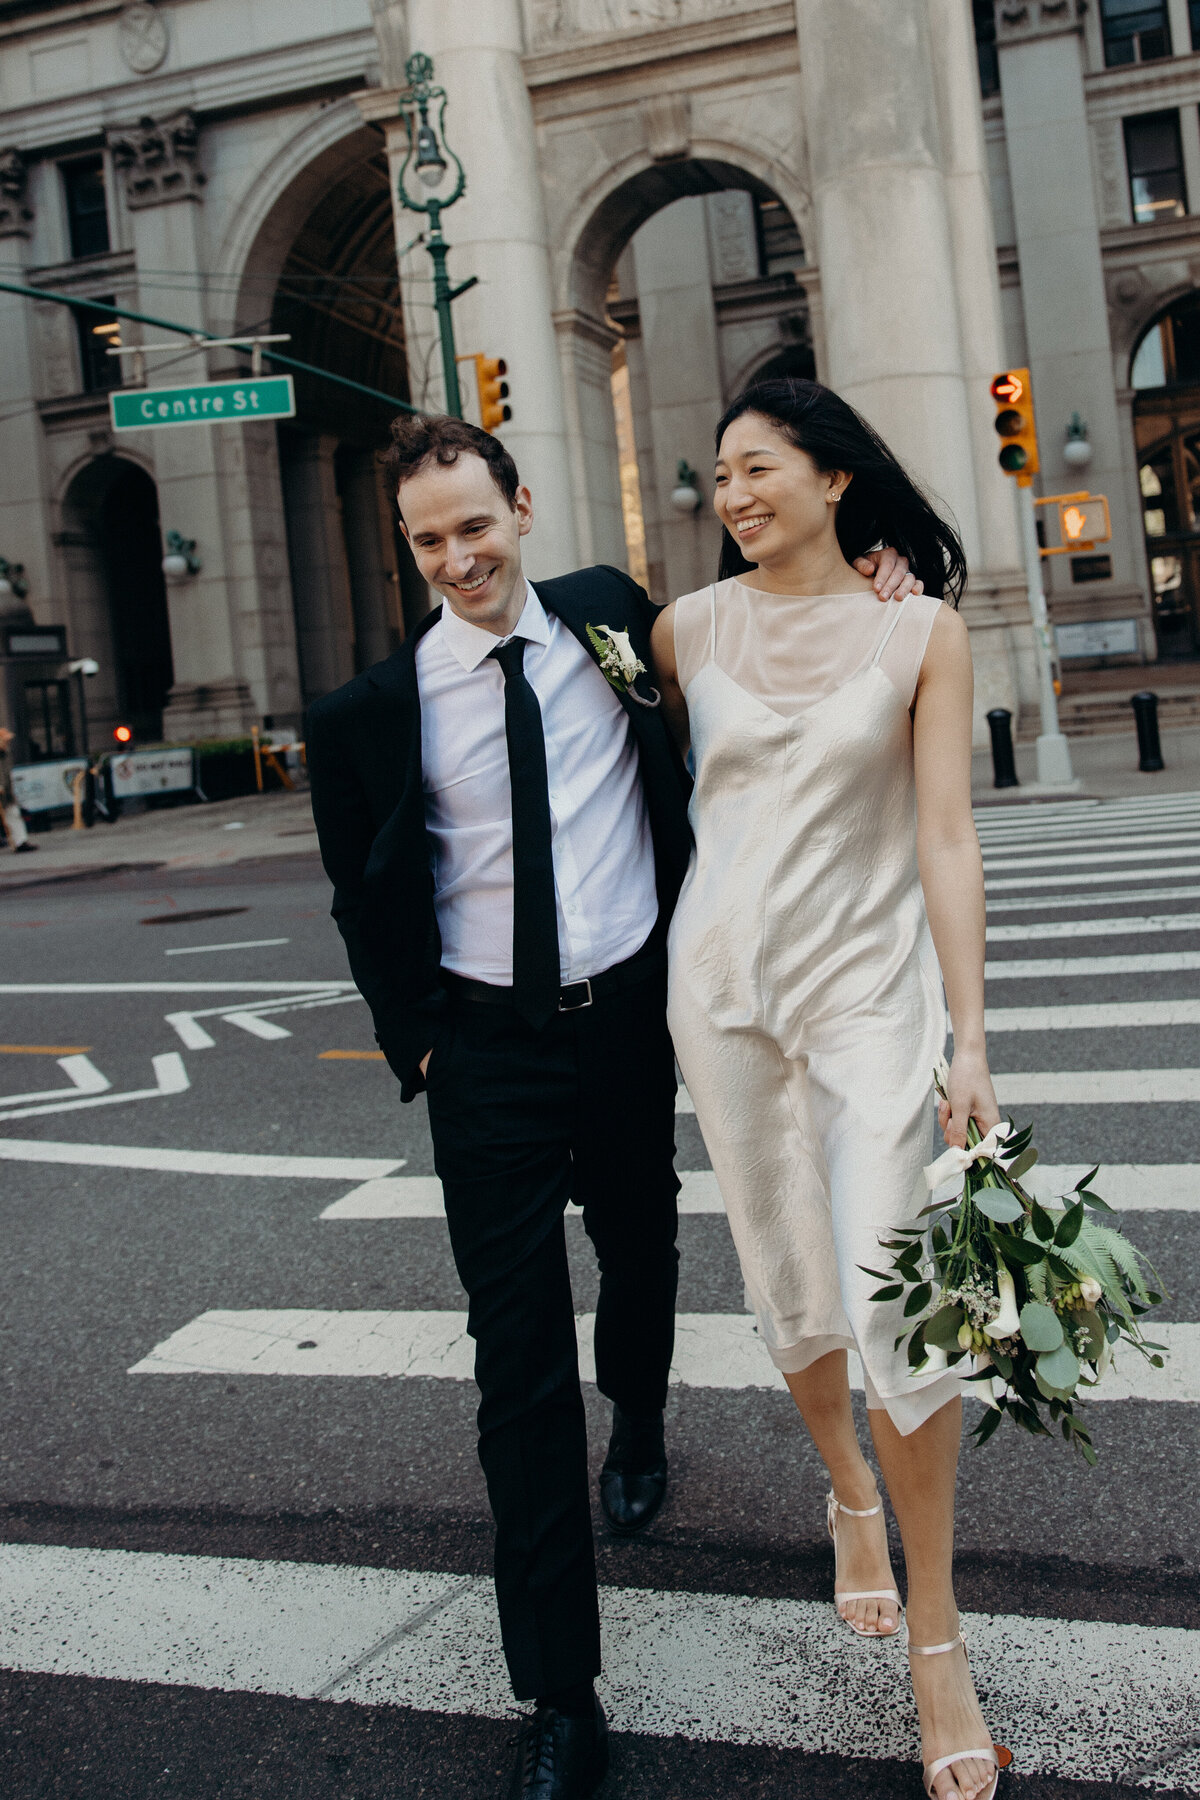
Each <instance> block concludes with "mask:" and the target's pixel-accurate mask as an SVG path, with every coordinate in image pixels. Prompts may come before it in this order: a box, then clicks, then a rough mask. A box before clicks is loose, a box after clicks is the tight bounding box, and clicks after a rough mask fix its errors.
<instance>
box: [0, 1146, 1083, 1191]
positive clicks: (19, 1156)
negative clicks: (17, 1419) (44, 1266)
mask: <svg viewBox="0 0 1200 1800" xmlns="http://www.w3.org/2000/svg"><path fill="white" fill-rule="evenodd" d="M0 1162H43V1163H72V1164H75V1165H77V1166H79V1167H82V1168H91V1169H153V1170H157V1171H159V1172H161V1173H163V1174H168V1175H246V1176H250V1177H253V1178H255V1179H257V1178H258V1177H260V1176H263V1177H268V1178H272V1179H275V1178H282V1179H284V1180H287V1181H291V1180H306V1179H307V1180H315V1181H371V1180H373V1179H375V1178H376V1177H378V1176H382V1175H390V1174H392V1173H393V1171H394V1170H396V1169H402V1168H403V1167H404V1158H403V1157H402V1156H393V1157H388V1158H384V1157H377V1156H265V1155H244V1156H243V1155H238V1154H234V1153H231V1152H229V1151H225V1150H159V1149H156V1148H153V1147H149V1146H147V1147H143V1146H142V1145H140V1144H68V1143H56V1142H53V1141H49V1140H44V1139H43V1140H39V1139H37V1138H0ZM1081 1173H1083V1171H1081Z"/></svg>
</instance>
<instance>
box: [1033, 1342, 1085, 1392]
mask: <svg viewBox="0 0 1200 1800" xmlns="http://www.w3.org/2000/svg"><path fill="white" fill-rule="evenodd" d="M1037 1372H1038V1374H1039V1375H1040V1376H1041V1378H1042V1380H1043V1381H1044V1382H1045V1384H1046V1386H1047V1387H1052V1388H1055V1389H1056V1390H1057V1391H1058V1392H1059V1393H1060V1394H1069V1393H1070V1392H1071V1391H1072V1390H1073V1388H1074V1386H1075V1383H1076V1382H1077V1381H1078V1380H1079V1358H1078V1357H1077V1356H1076V1354H1075V1352H1074V1351H1073V1350H1072V1349H1071V1348H1070V1347H1069V1345H1067V1344H1060V1345H1059V1347H1058V1349H1057V1350H1048V1351H1046V1352H1044V1353H1043V1354H1042V1355H1041V1356H1039V1357H1038V1359H1037Z"/></svg>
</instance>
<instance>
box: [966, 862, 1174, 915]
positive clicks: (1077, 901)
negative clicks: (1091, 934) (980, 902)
mask: <svg viewBox="0 0 1200 1800" xmlns="http://www.w3.org/2000/svg"><path fill="white" fill-rule="evenodd" d="M1175 873H1176V874H1177V875H1178V874H1179V870H1178V869H1176V871H1175ZM1144 897H1145V899H1147V900H1154V901H1159V900H1200V887H1173V888H1171V887H1169V888H1154V889H1153V891H1152V892H1151V893H1148V894H1146V895H1145V896H1144ZM1142 898H1143V896H1142V894H1140V893H1136V892H1135V893H1110V894H1043V893H1037V894H1030V895H1029V896H1028V897H1027V898H1021V899H1015V900H997V899H994V898H993V896H992V893H991V891H990V890H989V891H988V895H987V909H988V912H989V914H990V913H1002V912H1022V913H1024V912H1050V911H1055V912H1057V911H1060V910H1061V911H1063V912H1065V911H1067V910H1068V909H1069V908H1077V907H1080V906H1091V907H1095V906H1128V905H1129V903H1130V901H1132V900H1141V899H1142Z"/></svg>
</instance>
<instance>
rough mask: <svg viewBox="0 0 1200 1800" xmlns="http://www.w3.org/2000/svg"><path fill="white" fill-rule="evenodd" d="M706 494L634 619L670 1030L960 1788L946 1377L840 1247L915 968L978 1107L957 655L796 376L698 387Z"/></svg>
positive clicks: (857, 1549)
mask: <svg viewBox="0 0 1200 1800" xmlns="http://www.w3.org/2000/svg"><path fill="white" fill-rule="evenodd" d="M714 505H715V508H716V511H717V515H718V517H719V518H720V520H721V522H722V524H723V525H724V526H725V530H726V536H725V538H724V542H723V550H722V558H721V571H720V572H721V579H720V580H719V581H718V582H717V583H716V585H715V586H713V587H710V588H705V589H703V590H702V591H701V592H699V593H696V594H688V595H685V596H684V597H683V598H682V599H680V600H677V601H676V602H675V603H674V604H673V605H671V606H668V607H666V608H664V610H663V613H662V614H661V615H660V617H659V619H658V620H657V621H656V624H655V628H654V640H653V642H654V653H655V659H656V665H657V670H658V674H659V677H660V680H661V687H662V692H663V700H664V706H665V707H666V708H667V710H668V715H669V717H670V719H671V722H672V724H673V726H674V728H675V730H676V732H677V735H678V736H679V739H680V741H681V743H685V744H686V743H687V742H688V740H689V739H690V742H691V747H692V750H693V752H694V755H695V761H696V787H695V793H694V796H693V800H692V823H693V828H694V831H695V836H696V851H695V855H694V858H693V862H692V867H691V869H690V871H689V874H688V878H687V881H686V883H685V885H684V890H683V893H682V896H681V898H680V902H679V906H678V909H677V911H676V914H675V919H674V923H673V925H672V928H671V940H670V963H671V985H670V1008H669V1016H670V1024H671V1031H672V1035H673V1037H674V1040H675V1047H676V1052H677V1055H678V1057H679V1062H680V1066H681V1068H682V1070H683V1075H684V1079H685V1081H686V1082H687V1085H688V1089H689V1091H690V1093H691V1095H692V1098H693V1100H694V1102H695V1106H696V1114H697V1118H698V1121H699V1123H700V1126H701V1128H702V1130H703V1132H704V1137H705V1141H706V1143H707V1145H708V1148H709V1153H710V1155H711V1157H712V1162H713V1167H714V1169H715V1171H716V1174H717V1178H718V1181H719V1183H720V1187H721V1192H722V1195H723V1197H724V1200H725V1205H726V1208H727V1210H728V1213H729V1218H730V1224H731V1227H732V1230H733V1235H734V1239H735V1242H736V1244H737V1249H738V1254H739V1256H740V1258H741V1263H742V1270H743V1274H744V1276H745V1280H746V1289H747V1294H748V1297H749V1299H750V1301H751V1303H752V1304H753V1306H754V1309H755V1311H756V1313H757V1315H758V1328H759V1332H760V1334H761V1336H762V1337H763V1339H764V1341H765V1342H766V1344H767V1347H768V1349H769V1351H770V1353H771V1356H772V1358H773V1360H774V1362H775V1363H776V1365H777V1367H778V1368H779V1369H780V1370H781V1371H782V1373H783V1375H784V1378H785V1380H786V1381H787V1384H788V1387H789V1388H790V1389H791V1392H792V1395H793V1398H794V1399H795V1401H796V1404H797V1406H798V1407H799V1409H800V1412H801V1414H802V1415H803V1417H804V1421H805V1423H806V1425H807V1426H808V1429H809V1431H810V1432H811V1434H812V1437H813V1441H814V1442H815V1444H816V1446H817V1449H818V1451H819V1452H820V1454H821V1456H822V1458H823V1459H824V1462H825V1464H826V1467H827V1468H828V1470H829V1476H830V1483H831V1493H830V1496H829V1506H828V1521H829V1529H830V1531H831V1533H832V1534H833V1537H834V1544H835V1555H836V1575H835V1603H836V1605H837V1609H838V1612H839V1614H840V1616H841V1617H842V1618H843V1619H844V1620H845V1622H846V1623H847V1624H848V1625H849V1626H850V1627H851V1628H852V1629H853V1630H855V1631H857V1632H858V1633H860V1634H861V1635H864V1636H888V1635H891V1634H892V1633H894V1632H896V1631H897V1630H898V1629H899V1624H900V1612H901V1607H900V1597H899V1595H898V1594H897V1592H896V1590H895V1579H894V1576H893V1575H892V1571H891V1566H890V1563H889V1559H888V1548H887V1533H886V1527H885V1524H884V1520H883V1513H882V1505H881V1503H880V1501H879V1497H878V1494H877V1492H876V1488H875V1483H874V1480H873V1477H872V1475H871V1471H870V1468H869V1467H868V1465H867V1463H866V1461H865V1460H864V1458H863V1454H862V1451H861V1449H860V1448H859V1444H858V1440H857V1437H856V1434H855V1428H854V1420H853V1415H852V1412H851V1407H850V1389H849V1384H848V1379H847V1364H846V1352H847V1350H848V1349H850V1348H855V1349H857V1351H858V1352H859V1354H860V1356H861V1358H862V1362H863V1366H864V1370H865V1375H866V1390H867V1405H868V1409H869V1410H868V1417H869V1419H870V1424H871V1432H872V1436H873V1438H874V1442H875V1449H876V1453H877V1455H878V1459H879V1465H880V1468H881V1469H882V1471H883V1475H884V1479H885V1481H886V1484H887V1490H888V1494H889V1496H890V1498H891V1501H892V1505H893V1507H894V1508H895V1512H896V1516H897V1520H898V1522H899V1526H900V1533H901V1537H902V1540H903V1543H904V1554H905V1564H906V1569H907V1574H908V1620H907V1623H908V1631H909V1650H910V1655H911V1656H912V1664H911V1668H912V1680H913V1686H914V1690H915V1696H916V1702H917V1710H918V1713H919V1715H920V1722H921V1742H922V1759H923V1765H924V1775H925V1784H926V1789H927V1792H928V1793H930V1794H932V1795H936V1796H938V1800H991V1795H992V1794H994V1792H995V1788H996V1784H997V1782H998V1779H999V1776H998V1769H999V1766H1000V1764H1001V1763H1002V1762H1006V1761H1007V1760H1008V1755H1007V1752H998V1751H996V1750H995V1748H994V1747H993V1745H992V1741H991V1737H990V1735H989V1733H988V1730H987V1727H986V1725H985V1724H984V1722H983V1718H982V1715H981V1713H980V1710H979V1705H978V1702H977V1700H976V1698H975V1692H974V1688H973V1686H972V1683H971V1677H970V1671H969V1669H968V1666H967V1660H966V1656H965V1652H964V1647H963V1646H962V1644H961V1641H960V1638H959V1626H958V1613H957V1610H956V1607H955V1600H954V1589H953V1583H952V1570H951V1565H952V1558H953V1539H954V1482H955V1470H956V1466H957V1458H958V1446H959V1438H960V1435H961V1425H962V1402H961V1397H960V1396H961V1390H960V1385H959V1382H958V1379H957V1378H956V1377H954V1376H948V1375H946V1374H945V1373H942V1374H940V1375H939V1374H937V1373H934V1372H930V1373H927V1374H918V1375H915V1376H914V1375H913V1374H912V1373H910V1370H909V1365H908V1360H907V1357H906V1355H905V1354H904V1353H903V1351H901V1352H900V1353H897V1352H896V1350H895V1348H894V1342H895V1338H896V1336H897V1333H899V1332H901V1331H902V1330H903V1329H904V1328H905V1327H904V1322H903V1321H902V1319H901V1318H899V1317H898V1316H897V1308H896V1307H895V1306H893V1305H888V1304H886V1303H885V1304H872V1302H871V1300H870V1295H871V1293H872V1292H873V1291H874V1289H875V1288H876V1287H877V1286H878V1282H877V1281H876V1280H875V1279H874V1278H873V1277H872V1276H870V1275H868V1274H866V1273H865V1272H864V1268H863V1265H866V1266H867V1267H873V1268H877V1267H878V1266H879V1263H880V1253H879V1239H880V1238H881V1237H885V1238H886V1237H888V1236H890V1235H891V1231H892V1229H893V1228H894V1227H895V1226H897V1225H901V1224H905V1223H908V1222H910V1221H911V1220H912V1219H913V1218H914V1217H915V1216H916V1214H917V1212H918V1211H919V1210H920V1207H921V1206H922V1205H923V1204H924V1203H925V1201H926V1200H927V1199H928V1195H927V1194H923V1193H922V1189H923V1185H924V1184H923V1183H922V1182H921V1168H922V1165H923V1164H924V1163H925V1162H926V1161H927V1159H928V1154H929V1122H930V1114H929V1101H930V1097H931V1094H932V1077H933V1069H934V1065H935V1062H936V1061H937V1059H938V1058H939V1057H940V1055H941V1053H942V1048H943V1042H944V1037H945V1015H944V1011H943V1001H942V983H941V980H940V979H939V971H938V963H939V962H940V965H941V976H942V977H944V981H945V992H946V997H947V1000H948V1003H949V1009H950V1016H951V1020H952V1023H953V1027H954V1060H953V1063H952V1065H951V1069H950V1078H949V1088H948V1092H949V1105H948V1106H947V1105H942V1107H941V1109H940V1112H941V1125H942V1128H943V1131H944V1133H945V1137H946V1141H947V1143H949V1144H958V1145H963V1144H964V1143H965V1141H966V1127H967V1121H968V1119H969V1118H970V1117H972V1116H973V1117H974V1118H975V1119H976V1121H977V1123H978V1125H979V1127H980V1129H981V1130H984V1131H986V1130H987V1129H988V1127H989V1126H991V1125H993V1124H994V1123H995V1121H996V1119H997V1118H998V1116H999V1115H998V1112H997V1108H996V1099H995V1095H994V1093H993V1091H992V1082H991V1077H990V1075H989V1073H988V1065H987V1056H986V1051H985V1047H984V1035H983V956H984V901H983V871H982V864H981V860H980V854H979V844H978V840H977V838H976V835H975V828H974V824H973V821H972V817H971V793H970V769H971V689H972V683H971V657H970V651H969V648H968V644H967V632H966V628H965V626H964V625H963V622H962V620H961V619H960V618H959V616H958V614H957V612H956V611H955V610H954V603H955V602H956V600H957V597H958V594H959V592H960V591H961V588H962V584H963V580H964V578H965V573H966V571H965V566H964V562H963V553H962V549H961V547H960V545H959V542H958V539H957V537H956V536H955V534H954V532H953V531H952V529H951V528H950V526H949V525H947V524H946V523H945V522H944V521H943V520H942V519H941V518H939V516H938V515H937V513H936V512H935V511H934V509H933V508H932V507H931V506H930V505H929V502H928V501H927V500H926V499H925V498H924V496H923V495H922V494H921V493H920V492H919V491H918V490H917V488H916V487H915V486H914V485H913V483H912V482H911V481H910V480H909V478H908V476H907V475H906V474H905V472H904V470H903V469H902V468H901V467H900V465H899V463H898V462H897V461H896V459H895V458H894V457H893V456H892V455H891V453H890V451H889V450H888V449H887V447H886V445H884V444H883V443H882V442H881V440H880V439H879V438H878V437H877V436H876V434H875V433H874V431H872V430H871V428H870V426H868V425H867V424H866V423H865V422H864V421H863V420H862V419H860V418H859V417H858V415H857V414H856V413H855V412H854V411H853V410H852V408H850V407H849V406H847V405H846V404H845V402H844V401H842V400H840V399H839V398H838V397H837V395H836V394H833V393H831V392H830V391H829V389H828V388H824V387H821V386H820V385H819V384H818V383H817V382H812V381H769V382H765V383H763V384H761V385H759V386H757V387H753V388H751V389H749V390H748V391H747V392H746V393H744V394H743V395H742V396H741V397H740V398H739V399H738V400H736V401H735V402H734V403H733V405H732V406H731V407H730V408H729V410H728V411H727V412H726V414H725V416H724V418H723V419H722V420H721V422H720V425H719V426H718V428H717V465H716V490H715V496H714ZM881 539H882V540H883V541H884V542H886V543H889V544H894V545H895V546H896V547H897V548H898V549H899V550H900V551H901V552H902V553H903V554H905V555H907V557H908V559H909V561H910V563H911V565H912V569H913V573H914V575H917V576H920V577H921V578H922V580H923V582H924V585H925V588H926V590H927V591H926V592H925V593H916V592H914V593H912V594H910V595H909V596H908V597H907V598H906V599H905V600H903V601H902V602H896V601H890V602H889V603H888V604H887V605H886V606H884V607H881V606H880V604H879V602H878V599H877V597H876V595H875V593H874V591H873V589H872V587H871V584H870V581H869V579H868V578H866V577H865V576H862V575H860V574H858V573H857V572H856V571H855V569H854V568H853V567H852V566H851V565H852V563H853V560H854V558H855V557H857V556H861V555H862V554H863V552H864V551H866V550H868V549H869V548H870V547H871V545H872V544H874V543H876V542H878V541H879V540H881ZM943 595H944V596H946V597H947V598H949V600H950V602H951V604H949V605H946V604H944V603H943V598H942V596H943ZM931 930H932V942H931V941H930V932H931ZM935 949H936V957H935V955H934V951H935Z"/></svg>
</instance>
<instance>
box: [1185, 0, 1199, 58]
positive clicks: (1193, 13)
mask: <svg viewBox="0 0 1200 1800" xmlns="http://www.w3.org/2000/svg"><path fill="white" fill-rule="evenodd" d="M1188 14H1189V16H1190V18H1191V22H1192V49H1193V50H1200V0H1188Z"/></svg>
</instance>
